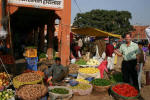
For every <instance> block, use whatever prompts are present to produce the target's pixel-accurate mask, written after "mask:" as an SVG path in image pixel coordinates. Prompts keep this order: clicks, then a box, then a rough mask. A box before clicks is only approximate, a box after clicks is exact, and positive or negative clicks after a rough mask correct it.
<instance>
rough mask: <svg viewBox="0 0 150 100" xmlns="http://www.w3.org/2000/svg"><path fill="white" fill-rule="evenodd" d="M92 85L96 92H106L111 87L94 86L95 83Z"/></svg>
mask: <svg viewBox="0 0 150 100" xmlns="http://www.w3.org/2000/svg"><path fill="white" fill-rule="evenodd" d="M93 87H94V90H95V91H96V92H107V91H108V89H109V88H110V87H111V85H108V86H96V85H94V86H93Z"/></svg>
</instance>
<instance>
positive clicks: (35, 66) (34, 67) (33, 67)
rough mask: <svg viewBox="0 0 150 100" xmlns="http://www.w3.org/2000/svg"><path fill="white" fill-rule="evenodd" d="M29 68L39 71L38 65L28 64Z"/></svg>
mask: <svg viewBox="0 0 150 100" xmlns="http://www.w3.org/2000/svg"><path fill="white" fill-rule="evenodd" d="M27 69H29V70H33V71H37V65H27Z"/></svg>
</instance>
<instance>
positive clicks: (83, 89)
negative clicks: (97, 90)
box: [70, 83, 93, 96]
mask: <svg viewBox="0 0 150 100" xmlns="http://www.w3.org/2000/svg"><path fill="white" fill-rule="evenodd" d="M70 88H71V89H72V91H73V94H74V95H77V96H79V95H80V96H83V95H90V94H91V93H92V89H93V86H92V85H91V84H87V83H79V84H78V85H77V86H70Z"/></svg>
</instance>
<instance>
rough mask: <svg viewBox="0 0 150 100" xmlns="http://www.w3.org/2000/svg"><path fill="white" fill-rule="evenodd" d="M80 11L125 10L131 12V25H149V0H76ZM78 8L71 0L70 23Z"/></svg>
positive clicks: (78, 11)
mask: <svg viewBox="0 0 150 100" xmlns="http://www.w3.org/2000/svg"><path fill="white" fill-rule="evenodd" d="M76 1H77V3H78V6H79V8H80V9H81V12H82V13H84V12H87V11H91V10H93V9H104V10H119V11H122V10H125V11H129V12H130V13H131V14H132V19H131V24H132V25H150V0H76ZM77 13H80V10H79V9H78V7H77V6H76V4H75V2H74V0H72V9H71V23H73V21H74V18H75V16H76V14H77Z"/></svg>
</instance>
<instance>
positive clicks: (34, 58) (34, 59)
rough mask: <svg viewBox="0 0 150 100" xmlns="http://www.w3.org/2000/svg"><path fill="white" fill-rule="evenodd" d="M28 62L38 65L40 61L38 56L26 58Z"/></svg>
mask: <svg viewBox="0 0 150 100" xmlns="http://www.w3.org/2000/svg"><path fill="white" fill-rule="evenodd" d="M26 60H27V64H29V65H37V63H38V57H33V58H28V57H27V58H26Z"/></svg>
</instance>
